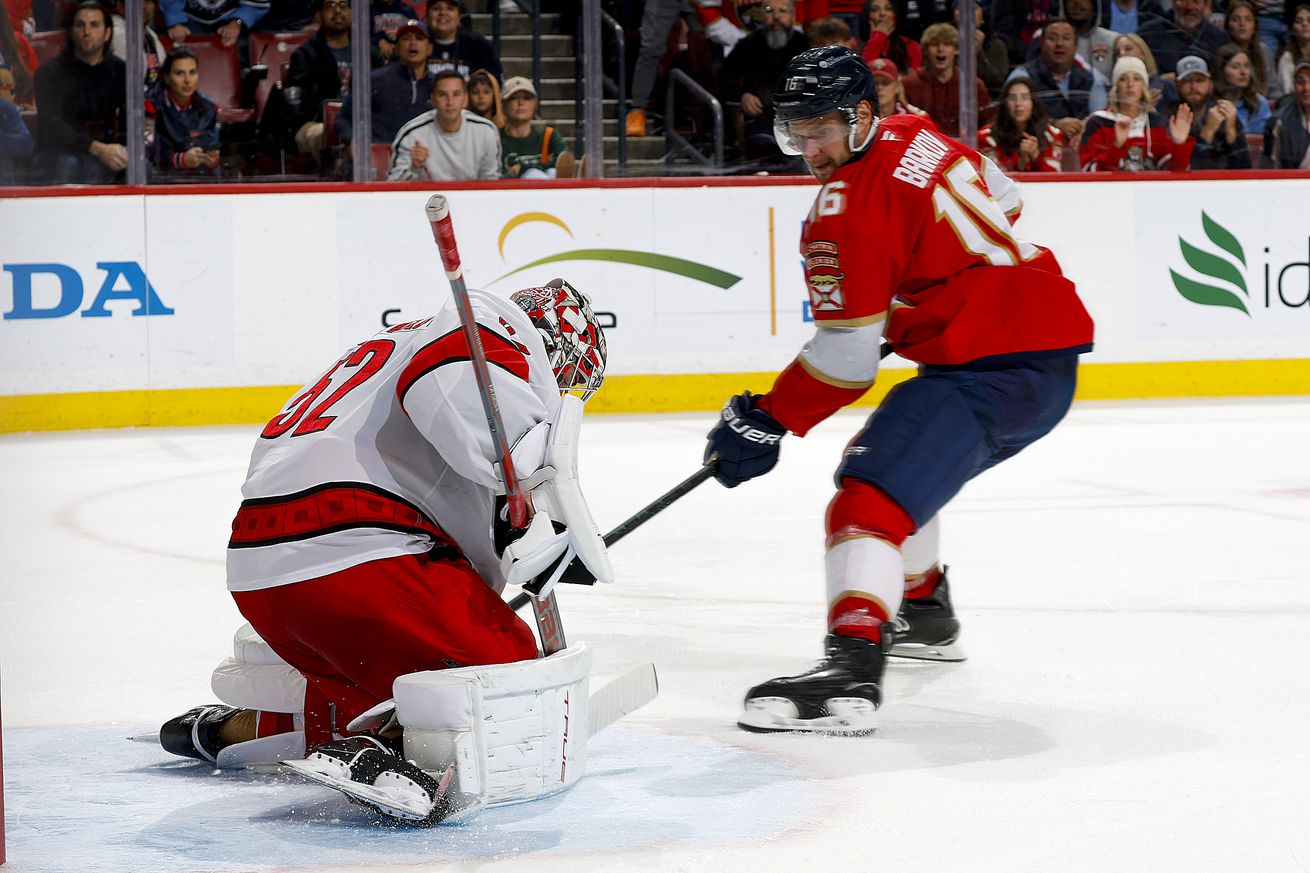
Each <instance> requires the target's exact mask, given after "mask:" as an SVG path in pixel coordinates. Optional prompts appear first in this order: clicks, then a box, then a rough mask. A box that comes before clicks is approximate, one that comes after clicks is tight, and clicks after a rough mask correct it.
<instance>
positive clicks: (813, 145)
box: [773, 115, 851, 155]
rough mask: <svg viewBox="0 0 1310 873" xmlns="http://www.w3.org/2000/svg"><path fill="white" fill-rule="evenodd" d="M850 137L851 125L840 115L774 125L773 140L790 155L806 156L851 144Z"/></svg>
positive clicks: (784, 152)
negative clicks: (806, 154)
mask: <svg viewBox="0 0 1310 873" xmlns="http://www.w3.org/2000/svg"><path fill="white" fill-rule="evenodd" d="M850 137H851V126H850V124H849V123H847V121H846V120H845V119H843V118H841V117H840V116H838V115H823V116H820V117H818V118H800V119H797V120H796V121H774V123H773V138H774V139H775V140H777V142H778V148H780V149H782V151H783V154H788V155H804V154H805V153H806V151H808V150H810V149H816V150H819V151H822V150H823V149H825V148H827V147H828V146H830V145H833V144H834V143H837V142H842V141H846V142H850Z"/></svg>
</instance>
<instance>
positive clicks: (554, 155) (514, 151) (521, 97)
mask: <svg viewBox="0 0 1310 873" xmlns="http://www.w3.org/2000/svg"><path fill="white" fill-rule="evenodd" d="M504 93H505V128H504V129H503V130H501V132H500V154H501V175H502V176H504V177H505V178H506V179H554V178H555V177H556V176H557V175H558V176H560V177H562V178H569V177H572V175H573V171H574V168H575V162H574V160H573V153H572V152H570V151H569V144H568V142H567V141H566V140H565V139H564V137H562V136H560V135H559V134H558V133H556V132H555V128H553V127H550V126H549V125H548V126H546V127H541V128H538V127H534V126H533V124H532V120H533V119H534V118H536V116H537V89H536V88H534V87H533V86H532V80H531V79H528V78H525V77H523V76H514V77H513V78H511V79H507V80H506V81H505V92H504Z"/></svg>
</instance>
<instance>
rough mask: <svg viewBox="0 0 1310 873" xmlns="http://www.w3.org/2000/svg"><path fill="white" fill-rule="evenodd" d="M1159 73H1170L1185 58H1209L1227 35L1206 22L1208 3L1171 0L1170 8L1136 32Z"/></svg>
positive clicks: (1208, 11) (1203, 1)
mask: <svg viewBox="0 0 1310 873" xmlns="http://www.w3.org/2000/svg"><path fill="white" fill-rule="evenodd" d="M1137 33H1138V34H1139V35H1140V36H1141V37H1142V39H1144V40H1146V44H1147V45H1148V46H1150V47H1151V52H1152V54H1154V55H1155V62H1156V63H1157V64H1159V65H1160V69H1162V70H1172V69H1174V68H1175V67H1177V66H1178V62H1179V61H1180V60H1182V59H1183V57H1184V56H1186V55H1199V56H1201V57H1203V58H1210V59H1213V58H1214V55H1215V52H1217V51H1218V50H1219V46H1221V45H1223V44H1224V43H1226V42H1228V34H1226V33H1224V32H1223V31H1222V30H1220V29H1219V28H1217V27H1215V26H1214V25H1213V24H1211V23H1210V0H1174V4H1173V9H1171V10H1170V11H1169V12H1168V13H1167V14H1166V15H1164V16H1163V17H1161V18H1154V19H1152V20H1150V21H1148V22H1146V23H1145V24H1143V25H1142V26H1141V27H1139V28H1138V29H1137Z"/></svg>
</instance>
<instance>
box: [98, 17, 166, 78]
mask: <svg viewBox="0 0 1310 873" xmlns="http://www.w3.org/2000/svg"><path fill="white" fill-rule="evenodd" d="M158 11H159V4H158V3H156V2H155V0H141V20H142V21H143V22H144V25H145V27H144V33H143V36H144V39H142V46H143V50H144V52H145V70H146V82H145V85H146V90H147V91H148V90H150V87H151V86H152V85H154V84H155V82H157V81H158V80H159V65H160V64H161V63H163V61H164V55H165V54H167V52H165V51H164V44H163V43H162V42H161V41H160V39H159V34H157V33H155V15H156V13H157V12H158ZM113 21H114V38H113V39H112V40H110V42H109V45H110V47H111V48H112V49H113V52H114V56H115V57H119V58H126V57H127V19H125V18H124V17H123V16H121V15H115V16H114V19H113Z"/></svg>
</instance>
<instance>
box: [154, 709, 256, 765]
mask: <svg viewBox="0 0 1310 873" xmlns="http://www.w3.org/2000/svg"><path fill="white" fill-rule="evenodd" d="M240 712H241V710H240V709H237V708H236V707H235V706H224V705H223V704H221V703H211V704H209V705H208V706H197V707H195V708H194V709H189V710H187V711H186V712H184V713H182V714H181V715H179V716H178V717H177V718H172V719H169V720H168V721H166V722H164V724H163V725H162V726H161V727H160V728H159V745H161V746H163V747H164V751H166V752H171V753H172V754H174V755H181V756H182V757H184V758H196V759H197V760H200V761H208V762H209V763H211V764H213V763H215V762H216V761H217V760H218V753H219V752H220V751H222V749H223V743H222V741H221V740H220V739H219V736H218V733H219V731H220V730H222V729H223V725H225V724H227V723H228V721H229V720H231V719H232V718H233V717H234V716H236V715H237V714H238V713H240Z"/></svg>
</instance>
